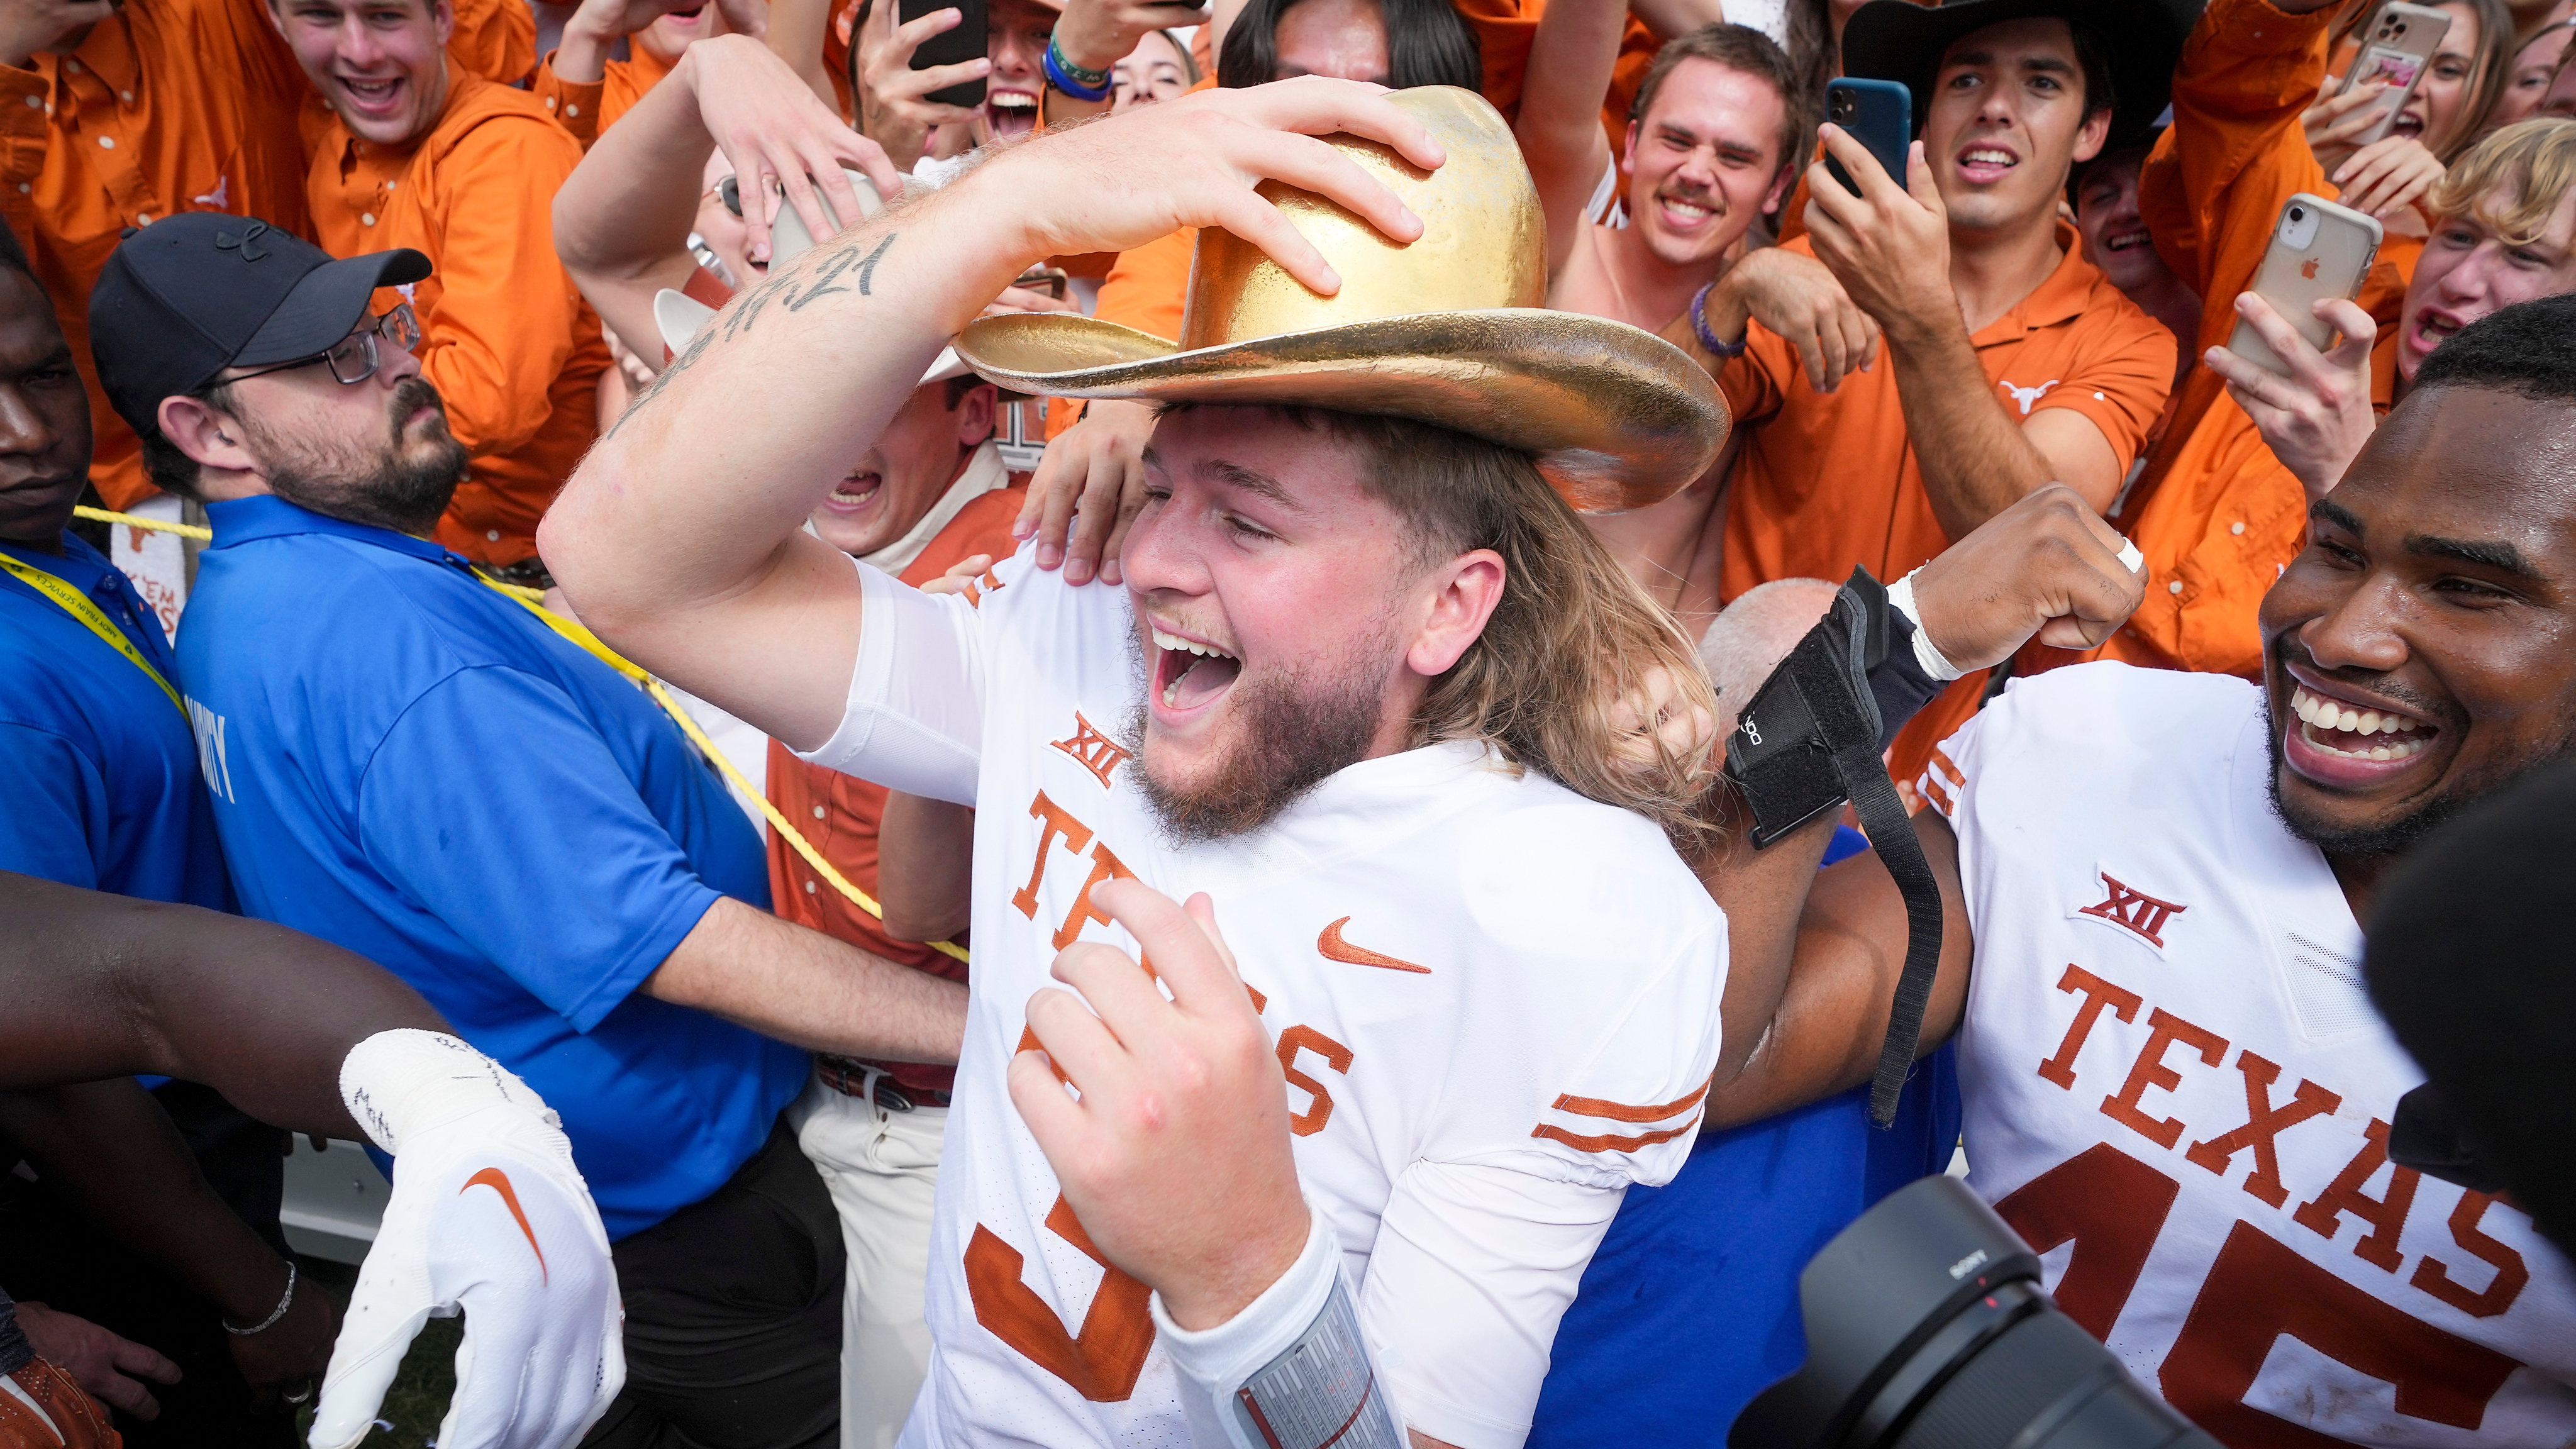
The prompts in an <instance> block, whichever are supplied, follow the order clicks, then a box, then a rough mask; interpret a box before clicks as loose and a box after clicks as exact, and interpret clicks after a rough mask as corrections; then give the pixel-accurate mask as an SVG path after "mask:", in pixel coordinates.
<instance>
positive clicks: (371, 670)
mask: <svg viewBox="0 0 2576 1449" xmlns="http://www.w3.org/2000/svg"><path fill="white" fill-rule="evenodd" d="M206 511H207V514H208V516H209V518H210V520H211V521H212V522H213V524H214V529H215V541H214V543H213V545H212V546H211V547H209V548H208V549H207V550H206V551H205V553H204V554H203V556H202V557H201V558H200V560H199V563H198V569H197V582H196V588H195V590H194V591H193V592H192V594H191V595H190V597H189V601H188V612H187V615H186V617H185V619H184V620H183V622H182V624H181V626H180V630H179V668H180V673H181V674H182V675H183V676H184V677H185V680H186V683H185V685H184V686H183V688H184V689H185V692H186V694H187V696H188V699H189V702H190V704H191V706H192V708H191V711H190V713H191V714H192V715H193V716H194V717H195V719H196V721H197V729H198V732H199V734H200V736H201V737H206V738H212V739H218V740H220V741H221V744H220V748H218V749H216V750H215V752H214V754H213V757H212V764H211V765H210V767H209V769H210V773H209V776H208V783H209V785H210V786H211V791H210V793H211V794H212V796H213V800H214V813H215V819H216V823H217V825H218V826H219V827H220V830H221V833H222V836H223V844H224V854H225V857H226V859H227V860H229V861H230V863H231V865H232V872H233V882H234V886H235V888H236V889H237V890H239V892H240V893H241V900H242V906H243V908H244V909H245V910H247V911H249V912H250V913H251V914H253V915H256V916H259V917H261V918H262V919H265V920H271V921H277V922H281V923H283V924H285V925H289V926H293V927H296V928H297V929H299V930H303V931H306V932H309V933H311V934H313V935H316V936H319V937H321V938H323V939H324V940H327V941H331V942H334V943H336V944H338V945H341V946H344V947H347V948H348V949H350V950H352V951H355V952H357V953H358V954H360V955H362V956H366V957H368V958H370V959H371V960H374V961H377V962H379V963H381V964H382V965H384V966H385V967H387V968H388V969H390V970H392V971H393V972H394V973H395V974H396V975H399V976H401V977H402V978H403V979H404V980H405V981H408V982H410V983H411V985H412V986H413V988H414V989H416V990H418V991H419V992H420V994H421V995H423V996H425V997H427V998H429V1001H430V1004H431V1005H433V1006H435V1007H437V1008H438V1009H439V1010H440V1011H441V1012H443V1013H445V1014H446V1016H447V1019H448V1020H449V1021H450V1022H452V1023H454V1024H455V1026H456V1028H457V1031H458V1032H459V1034H461V1035H462V1036H463V1037H464V1038H465V1039H466V1040H467V1041H470V1042H472V1043H473V1044H474V1045H475V1046H477V1047H480V1048H481V1049H482V1050H484V1051H487V1052H490V1053H491V1054H492V1055H493V1056H494V1057H496V1058H498V1059H499V1060H500V1061H501V1062H502V1063H503V1064H504V1065H506V1066H508V1067H509V1068H510V1069H511V1070H512V1071H514V1072H517V1073H518V1074H519V1075H520V1076H521V1077H524V1078H525V1079H526V1080H527V1082H528V1084H529V1085H530V1086H532V1087H534V1088H536V1090H537V1091H538V1092H539V1093H540V1094H541V1095H543V1096H544V1097H545V1099H546V1102H547V1104H548V1105H549V1106H551V1107H553V1108H554V1109H555V1111H556V1112H558V1113H560V1114H561V1115H562V1117H563V1125H564V1131H565V1133H566V1134H567V1135H568V1136H569V1137H570V1138H571V1139H572V1146H573V1157H574V1160H575V1161H576V1162H577V1163H578V1164H579V1165H580V1167H581V1171H582V1175H583V1176H584V1177H586V1178H588V1179H589V1181H590V1191H591V1196H592V1197H593V1198H595V1199H596V1200H597V1201H598V1203H599V1212H600V1217H601V1218H602V1219H603V1220H604V1221H605V1222H606V1224H607V1227H608V1235H609V1236H610V1237H611V1238H622V1237H625V1236H627V1235H629V1234H632V1233H636V1232H640V1231H642V1230H643V1229H645V1228H648V1227H651V1226H652V1225H653V1224H655V1223H658V1222H660V1221H661V1220H662V1219H664V1218H666V1217H668V1216H670V1215H671V1214H672V1213H673V1212H674V1211H676V1210H678V1209H680V1208H682V1207H685V1206H687V1205H688V1204H690V1203H693V1202H696V1201H698V1200H699V1199H701V1198H704V1197H705V1196H706V1195H707V1194H709V1193H710V1192H713V1191H714V1190H715V1189H716V1188H718V1187H720V1186H722V1185H723V1183H724V1182H725V1180H726V1179H727V1178H729V1177H731V1176H732V1175H733V1173H734V1171H735V1169H737V1168H739V1167H740V1166H741V1165H742V1164H743V1163H744V1162H745V1161H747V1160H749V1158H750V1157H751V1155H752V1154H753V1153H755V1152H757V1151H758V1150H759V1149H760V1148H761V1146H762V1144H763V1143H764V1142H765V1141H766V1140H767V1139H768V1136H769V1133H770V1131H771V1128H772V1126H773V1124H774V1123H775V1120H776V1118H777V1116H778V1113H779V1111H780V1109H781V1108H783V1107H785V1106H786V1104H787V1103H788V1102H789V1101H790V1100H791V1099H793V1098H794V1097H795V1095H796V1094H797V1092H798V1090H799V1089H800V1088H801V1087H802V1086H803V1084H804V1081H805V1076H806V1070H807V1058H806V1056H805V1054H804V1053H803V1052H801V1051H798V1050H796V1049H795V1048H792V1047H789V1046H786V1045H783V1044H781V1043H779V1042H775V1041H771V1040H769V1039H768V1038H766V1037H762V1036H759V1035H757V1034H755V1033H753V1032H750V1031H746V1030H744V1029H743V1028H741V1027H738V1026H734V1025H732V1024H730V1023H727V1022H724V1021H720V1020H718V1019H717V1018H715V1017H713V1016H709V1015H706V1014H705V1013H703V1012H698V1011H693V1010H690V1009H688V1008H686V1007H680V1006H673V1005H671V1004H669V1003H668V1002H662V1001H656V1000H654V999H652V998H651V997H647V996H644V995H641V994H639V993H637V992H636V990H635V988H636V987H637V986H638V985H640V984H641V983H642V982H643V980H644V978H645V977H647V976H649V975H651V974H652V973H653V971H654V969H655V968H656V967H658V966H660V965H661V964H662V960H663V958H664V957H666V956H668V955H669V954H670V953H671V950H672V949H673V948H674V947H676V946H678V945H679V944H680V941H681V938H683V937H685V936H686V935H688V933H689V931H690V928H692V927H694V926H695V925H696V924H697V923H698V919H699V918H700V917H701V916H703V915H705V914H706V913H707V910H708V909H709V908H710V907H712V906H713V905H714V904H715V902H716V898H717V897H718V896H719V895H720V894H721V895H728V896H733V897H736V898H738V899H740V900H742V901H745V902H748V903H750V904H752V905H755V906H759V907H761V908H762V909H764V910H765V909H767V908H768V905H769V872H768V862H767V859H766V857H765V856H764V854H763V852H762V848H761V841H760V837H759V836H758V835H757V834H756V833H755V832H754V831H753V830H752V829H751V826H750V824H749V822H747V821H745V820H744V818H743V815H742V811H741V810H740V809H739V808H737V807H736V806H735V805H734V803H733V801H732V800H731V798H730V797H728V796H727V794H726V792H725V787H724V784H723V782H722V781H721V780H720V779H719V778H718V777H717V776H716V775H715V773H714V771H713V770H712V769H711V768H710V767H709V766H708V765H707V763H706V762H705V761H704V760H703V759H701V758H700V757H699V756H698V754H697V753H696V751H695V750H694V749H692V748H691V747H690V745H689V744H688V742H687V740H685V739H684V738H683V737H682V736H681V735H680V733H679V731H678V729H677V728H675V727H674V726H673V725H672V723H671V722H670V720H669V719H668V718H666V717H665V716H664V715H663V714H662V712H661V711H660V710H659V709H658V708H656V707H655V705H654V704H653V702H652V701H651V700H650V699H649V698H647V697H646V696H645V695H644V694H643V693H642V692H641V691H639V690H637V689H636V688H635V686H633V685H631V684H629V683H628V682H627V681H626V680H625V679H624V678H623V677H622V676H620V675H619V674H618V673H617V672H616V671H615V670H612V669H610V668H609V667H608V666H607V665H605V664H602V663H601V662H600V661H599V660H597V659H595V658H593V657H592V656H591V655H590V654H588V653H587V652H585V651H584V650H582V649H581V647H580V646H578V645H576V644H573V643H572V642H570V641H569V640H566V639H564V638H563V637H561V636H560V635H558V634H556V633H555V632H554V631H553V630H551V629H549V628H547V627H546V626H545V624H544V622H543V621H541V620H539V619H538V618H537V617H536V616H535V615H533V614H531V613H530V612H529V611H528V610H527V609H526V608H525V607H524V606H522V605H521V604H520V603H518V601H516V600H515V599H512V598H510V597H508V596H507V595H504V594H502V593H500V592H499V591H497V590H495V589H492V588H490V587H489V586H487V585H485V584H484V583H482V582H481V581H480V580H478V579H476V578H475V577H474V575H473V574H472V573H471V572H470V570H469V569H468V566H467V564H466V562H465V560H464V559H462V558H460V557H458V556H457V555H455V554H452V553H450V552H448V551H447V550H445V549H443V548H440V547H439V546H438V545H436V544H434V543H428V542H425V541H423V540H421V539H417V538H412V537H410V536H408V535H405V534H400V533H394V532H391V531H389V530H386V529H381V528H371V527H368V526H366V525H364V524H356V523H347V522H343V521H341V520H338V519H333V518H326V517H323V516H322V515H320V514H318V513H313V512H309V511H307V510H305V509H302V508H299V507H296V506H295V505H294V504H291V503H288V502H286V501H285V500H283V499H280V498H273V497H261V498H245V499H239V500H235V501H232V502H227V503H217V504H213V505H211V506H210V507H209V508H208V509H207V510H206ZM168 707H169V706H168V704H167V703H166V702H165V703H164V704H163V706H162V708H164V709H165V710H166V709H167V708H168Z"/></svg>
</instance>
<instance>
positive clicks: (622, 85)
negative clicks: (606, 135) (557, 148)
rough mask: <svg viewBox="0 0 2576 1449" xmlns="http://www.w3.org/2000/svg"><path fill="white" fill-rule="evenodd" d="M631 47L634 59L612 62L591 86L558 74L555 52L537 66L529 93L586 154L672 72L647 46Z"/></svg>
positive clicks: (630, 45)
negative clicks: (610, 128) (603, 134)
mask: <svg viewBox="0 0 2576 1449" xmlns="http://www.w3.org/2000/svg"><path fill="white" fill-rule="evenodd" d="M628 48H629V50H631V51H632V52H633V54H634V57H635V58H634V59H632V60H612V61H610V62H608V63H607V64H606V65H605V66H602V67H601V68H600V72H601V73H600V78H599V79H598V80H595V81H591V82H589V83H587V84H584V83H582V82H579V81H568V80H565V79H564V78H563V77H562V76H559V75H557V74H555V58H554V55H553V53H552V52H548V53H547V55H546V59H545V63H544V64H543V65H540V66H538V67H537V79H536V83H535V85H534V86H532V87H531V88H530V90H529V94H530V95H533V96H535V97H536V98H537V104H539V105H541V106H544V107H545V108H546V113H547V114H549V115H551V116H553V117H554V118H555V119H556V120H557V121H560V122H562V123H563V128H564V129H565V130H567V131H570V132H572V134H573V139H575V140H577V141H579V142H581V148H582V149H583V150H585V151H587V150H589V149H590V143H591V142H593V141H596V140H598V139H599V133H600V132H602V131H605V130H607V129H608V128H609V127H611V126H614V125H616V124H617V118H618V117H620V116H623V115H625V114H626V113H627V112H628V111H631V110H633V109H635V103H636V102H637V101H640V100H642V99H644V93H645V92H646V91H649V90H651V89H653V87H655V86H657V85H660V84H661V83H662V78H663V77H664V76H667V75H669V74H670V73H671V67H670V66H667V65H664V64H663V63H662V62H661V61H659V60H657V59H655V58H654V57H653V56H652V55H651V54H650V53H648V52H647V51H646V50H645V49H644V47H642V46H640V45H635V44H633V43H632V42H631V41H630V42H629V46H628Z"/></svg>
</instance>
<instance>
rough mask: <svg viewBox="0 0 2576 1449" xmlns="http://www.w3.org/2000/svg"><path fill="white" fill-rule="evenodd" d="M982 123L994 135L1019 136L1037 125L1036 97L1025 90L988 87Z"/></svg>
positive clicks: (1032, 129)
mask: <svg viewBox="0 0 2576 1449" xmlns="http://www.w3.org/2000/svg"><path fill="white" fill-rule="evenodd" d="M984 123H985V124H986V125H988V126H990V127H992V130H993V134H994V135H996V136H1019V135H1025V134H1027V133H1028V132H1030V131H1034V130H1036V129H1037V127H1038V98H1037V97H1036V96H1034V95H1031V94H1030V93H1029V92H1027V91H1019V90H1001V89H998V88H995V89H988V90H986V91H985V93H984Z"/></svg>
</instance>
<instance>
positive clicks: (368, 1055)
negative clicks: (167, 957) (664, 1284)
mask: <svg viewBox="0 0 2576 1449" xmlns="http://www.w3.org/2000/svg"><path fill="white" fill-rule="evenodd" d="M340 1096H341V1100H343V1101H345V1102H346V1103H348V1106H349V1114H350V1115H351V1116H353V1117H355V1118H357V1119H358V1125H360V1126H361V1127H364V1128H365V1129H366V1131H367V1135H368V1136H370V1137H372V1138H374V1139H375V1141H376V1145H377V1146H379V1147H382V1148H383V1149H385V1150H386V1151H387V1152H390V1153H392V1154H394V1158H395V1162H394V1176H393V1186H394V1191H393V1199H392V1201H391V1202H389V1203H387V1204H386V1206H385V1217H384V1224H383V1226H381V1227H380V1228H378V1229H377V1231H376V1243H375V1247H374V1248H373V1249H371V1250H370V1251H369V1252H368V1254H367V1261H366V1264H365V1265H364V1266H363V1267H361V1268H360V1269H359V1270H358V1287H357V1291H356V1293H355V1294H354V1295H353V1296H352V1297H351V1298H350V1300H349V1312H348V1315H347V1316H346V1317H345V1318H344V1319H343V1320H342V1322H341V1325H340V1341H339V1342H338V1343H337V1344H336V1345H334V1346H333V1348H332V1351H331V1371H330V1373H329V1374H328V1375H327V1376H326V1377H325V1378H324V1379H323V1381H322V1400H321V1404H320V1407H319V1408H318V1409H317V1410H316V1412H315V1415H314V1419H313V1430H312V1433H311V1434H310V1435H309V1436H308V1441H307V1442H308V1443H310V1444H311V1445H312V1449H349V1446H352V1445H355V1444H356V1443H357V1442H358V1441H359V1440H361V1439H363V1438H365V1437H366V1435H367V1431H368V1429H369V1428H370V1427H371V1425H372V1424H373V1422H374V1420H375V1417H376V1410H377V1407H378V1406H379V1405H380V1404H382V1403H383V1401H384V1396H385V1389H386V1386H387V1385H389V1384H391V1383H392V1382H393V1379H394V1373H395V1371H396V1370H397V1369H399V1368H401V1367H402V1359H403V1352H404V1350H405V1349H407V1348H409V1347H410V1346H411V1341H412V1339H413V1337H414V1336H415V1335H417V1334H418V1333H419V1332H420V1326H421V1324H422V1323H423V1322H425V1321H427V1320H428V1319H429V1318H431V1317H433V1316H436V1317H440V1318H447V1317H453V1316H454V1315H455V1314H456V1313H457V1311H458V1310H459V1309H462V1310H464V1313H465V1341H464V1343H463V1345H462V1346H460V1347H459V1348H458V1349H457V1351H456V1397H455V1399H454V1400H452V1401H451V1402H450V1403H449V1404H448V1408H447V1418H446V1420H445V1421H444V1422H443V1423H441V1424H440V1425H439V1429H438V1443H439V1444H440V1445H442V1446H443V1449H559V1446H563V1445H568V1444H571V1443H572V1442H573V1441H574V1440H575V1439H577V1438H579V1437H580V1436H581V1434H582V1432H583V1431H584V1430H586V1429H588V1428H589V1427H590V1426H591V1425H592V1424H593V1423H595V1422H597V1421H598V1419H599V1417H600V1415H602V1414H604V1413H606V1412H608V1404H609V1401H610V1400H611V1399H614V1398H615V1397H616V1396H617V1391H618V1389H619V1388H620V1387H622V1386H623V1385H624V1384H625V1382H626V1353H625V1348H624V1345H623V1341H622V1340H621V1338H620V1336H619V1332H618V1322H619V1320H620V1319H621V1318H622V1317H623V1314H622V1313H621V1312H620V1311H619V1307H618V1300H617V1270H616V1267H615V1266H614V1265H613V1264H612V1263H611V1262H610V1261H609V1256H608V1233H607V1230H606V1229H604V1228H602V1227H601V1226H600V1223H599V1209H598V1208H597V1207H595V1206H593V1205H592V1203H591V1200H590V1189H589V1188H588V1187H587V1186H586V1185H584V1183H583V1182H582V1180H581V1173H580V1172H578V1171H577V1170H575V1169H574V1167H573V1162H572V1144H571V1143H570V1142H569V1141H567V1140H566V1139H565V1137H564V1135H563V1129H562V1127H561V1125H560V1123H559V1122H558V1121H557V1119H556V1117H555V1114H554V1112H553V1110H552V1109H550V1108H548V1107H547V1106H546V1104H545V1103H544V1102H543V1101H542V1100H540V1099H539V1098H538V1096H537V1094H536V1093H534V1092H532V1091H530V1090H529V1089H528V1085H527V1083H525V1082H522V1081H520V1080H519V1079H518V1078H517V1077H515V1076H512V1075H511V1074H510V1073H509V1072H508V1071H506V1070H504V1069H503V1068H502V1066H501V1065H500V1063H498V1062H495V1061H493V1060H492V1059H491V1058H490V1057H487V1056H485V1055H483V1054H482V1053H481V1052H478V1051H476V1050H474V1049H473V1048H472V1047H470V1046H467V1045H466V1044H465V1043H463V1042H461V1041H458V1040H457V1039H456V1038H454V1037H452V1036H447V1035H444V1034H442V1033H439V1032H430V1031H411V1030H405V1031H388V1032H379V1033H377V1034H376V1035H374V1036H371V1037H369V1038H367V1039H366V1040H365V1041H362V1042H360V1043H358V1044H357V1046H355V1047H354V1048H352V1049H351V1050H350V1052H349V1056H348V1059H347V1060H346V1061H345V1062H343V1063H341V1066H340Z"/></svg>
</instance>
